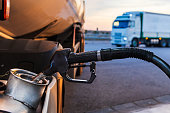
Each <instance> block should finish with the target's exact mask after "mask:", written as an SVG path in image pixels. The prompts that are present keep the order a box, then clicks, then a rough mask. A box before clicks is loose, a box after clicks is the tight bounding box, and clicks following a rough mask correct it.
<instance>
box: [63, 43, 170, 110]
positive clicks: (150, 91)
mask: <svg viewBox="0 0 170 113" xmlns="http://www.w3.org/2000/svg"><path fill="white" fill-rule="evenodd" d="M101 48H115V46H112V45H111V44H110V42H109V41H86V47H85V49H86V51H90V50H100V49H101ZM143 49H146V50H149V51H152V52H154V53H155V54H156V55H158V56H160V57H161V58H163V59H164V60H165V61H166V62H167V63H169V64H170V48H159V47H150V48H143ZM96 68H97V71H96V74H97V78H96V79H95V81H94V82H93V83H92V84H76V83H69V82H65V88H66V95H65V107H64V113H85V112H88V111H93V110H97V109H102V108H105V107H110V106H115V105H119V104H124V103H128V102H133V101H138V100H142V99H149V98H154V97H158V96H163V95H167V94H170V80H169V78H168V77H167V76H166V75H165V74H164V73H163V72H162V71H161V70H160V69H159V68H157V67H156V66H155V65H153V64H151V63H148V62H145V61H142V60H138V59H122V60H112V61H107V62H97V67H96ZM89 76H90V72H89V69H88V68H84V71H83V74H82V76H80V77H79V78H81V79H88V78H89Z"/></svg>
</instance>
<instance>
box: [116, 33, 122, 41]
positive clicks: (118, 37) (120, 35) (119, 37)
mask: <svg viewBox="0 0 170 113" xmlns="http://www.w3.org/2000/svg"><path fill="white" fill-rule="evenodd" d="M121 37H122V33H115V42H121Z"/></svg>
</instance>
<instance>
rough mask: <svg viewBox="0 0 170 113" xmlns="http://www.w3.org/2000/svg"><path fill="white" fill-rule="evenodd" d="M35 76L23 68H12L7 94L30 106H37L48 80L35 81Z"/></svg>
mask: <svg viewBox="0 0 170 113" xmlns="http://www.w3.org/2000/svg"><path fill="white" fill-rule="evenodd" d="M19 75H20V76H21V77H19ZM23 75H24V76H23ZM33 76H36V74H35V73H32V72H29V71H26V70H22V69H11V70H10V77H9V79H8V83H7V89H6V91H5V94H6V95H8V96H10V97H12V98H13V99H15V100H17V101H20V102H22V103H23V104H25V105H26V106H28V107H32V108H37V106H38V104H39V101H40V98H41V97H42V95H43V93H44V90H45V86H46V85H48V81H47V80H43V81H42V83H35V82H33V81H31V80H32V78H31V77H33Z"/></svg>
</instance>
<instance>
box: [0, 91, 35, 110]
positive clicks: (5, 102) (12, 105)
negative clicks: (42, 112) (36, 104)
mask: <svg viewBox="0 0 170 113" xmlns="http://www.w3.org/2000/svg"><path fill="white" fill-rule="evenodd" d="M0 102H1V104H0V110H2V111H7V112H10V113H35V111H34V110H33V109H30V108H28V107H27V106H25V105H24V104H22V103H20V102H18V101H16V100H14V99H13V98H11V97H9V96H6V95H4V94H2V93H1V94H0Z"/></svg>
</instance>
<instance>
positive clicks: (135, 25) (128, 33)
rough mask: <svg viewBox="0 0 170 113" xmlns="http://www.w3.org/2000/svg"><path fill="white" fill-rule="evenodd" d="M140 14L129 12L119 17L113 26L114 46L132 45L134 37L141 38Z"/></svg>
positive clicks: (112, 41)
mask: <svg viewBox="0 0 170 113" xmlns="http://www.w3.org/2000/svg"><path fill="white" fill-rule="evenodd" d="M140 24H141V23H140V12H138V13H135V12H133V13H132V12H131V13H130V12H127V13H124V14H123V15H122V16H118V17H117V18H116V19H115V21H114V22H113V25H112V40H111V43H112V45H116V46H127V45H131V40H132V39H133V38H134V37H140V29H141V28H140Z"/></svg>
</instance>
